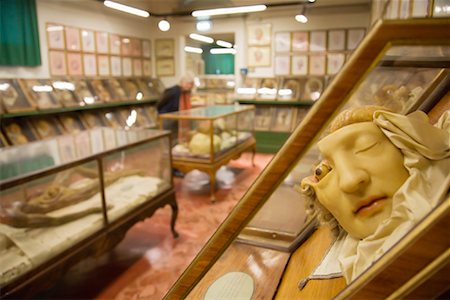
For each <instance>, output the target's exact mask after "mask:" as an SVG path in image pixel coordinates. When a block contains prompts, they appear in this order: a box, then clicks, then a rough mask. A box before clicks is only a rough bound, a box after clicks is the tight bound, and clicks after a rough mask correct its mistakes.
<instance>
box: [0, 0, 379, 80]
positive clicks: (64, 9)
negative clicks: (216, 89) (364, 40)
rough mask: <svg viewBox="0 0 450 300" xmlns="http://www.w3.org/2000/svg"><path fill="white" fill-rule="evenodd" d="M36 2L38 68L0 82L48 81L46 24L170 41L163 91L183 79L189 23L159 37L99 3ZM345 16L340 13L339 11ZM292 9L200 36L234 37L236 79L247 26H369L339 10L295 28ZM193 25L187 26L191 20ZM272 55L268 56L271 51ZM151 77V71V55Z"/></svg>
mask: <svg viewBox="0 0 450 300" xmlns="http://www.w3.org/2000/svg"><path fill="white" fill-rule="evenodd" d="M36 3H37V13H38V22H39V35H40V43H41V57H42V66H40V67H35V68H29V67H0V77H2V78H14V77H15V78H17V77H21V78H37V77H41V78H46V77H49V76H50V75H49V70H48V57H47V53H48V48H47V39H46V36H45V24H46V23H47V22H55V23H61V24H63V25H69V26H75V27H79V28H87V29H94V30H99V31H107V32H112V33H117V34H123V35H128V36H132V37H139V38H146V39H150V40H151V41H152V45H154V42H155V39H157V38H174V39H175V53H176V56H175V64H176V76H174V77H163V78H162V81H163V83H164V84H165V85H166V86H170V85H172V84H175V83H177V82H178V80H179V78H180V77H181V76H182V75H183V73H184V70H185V66H186V58H185V53H184V51H183V48H184V45H185V38H184V37H185V36H186V35H188V34H189V33H191V32H195V22H194V20H193V19H191V18H188V17H183V18H179V19H169V21H170V22H171V25H172V28H171V29H170V31H168V32H161V31H159V30H158V29H157V22H158V21H159V20H158V19H156V18H152V17H150V18H140V17H135V16H131V15H128V14H125V13H121V12H115V11H113V10H111V9H108V8H106V7H104V6H103V5H102V3H101V2H98V1H79V2H78V1H74V2H69V1H61V0H39V1H36ZM343 11H345V12H343ZM296 13H297V11H296V10H293V9H292V8H291V9H288V10H284V11H279V10H277V12H275V13H273V12H269V13H265V14H261V15H258V16H259V17H258V18H255V17H253V16H252V15H250V16H248V17H239V18H221V19H216V20H213V27H212V30H211V31H210V32H207V33H205V34H206V35H208V34H215V33H229V32H234V33H235V44H236V47H237V50H238V53H237V54H236V56H235V71H236V74H239V70H240V69H241V68H245V67H247V64H246V61H247V53H246V51H245V49H246V47H247V34H246V26H247V24H251V23H270V24H272V34H273V33H275V32H277V31H297V30H319V29H333V28H350V27H368V26H369V23H370V9H367V11H365V10H364V9H363V10H361V9H357V10H353V12H352V9H348V10H340V11H339V12H338V13H336V12H332V11H331V12H328V13H327V12H321V13H315V14H313V12H311V15H310V21H309V22H308V23H307V24H300V23H298V22H296V21H295V20H294V15H295V14H296ZM191 20H192V21H191ZM272 55H273V51H272ZM152 59H153V74H155V72H154V53H153V55H152ZM249 71H250V73H249V75H254V76H272V75H273V69H272V68H271V67H264V68H252V69H249Z"/></svg>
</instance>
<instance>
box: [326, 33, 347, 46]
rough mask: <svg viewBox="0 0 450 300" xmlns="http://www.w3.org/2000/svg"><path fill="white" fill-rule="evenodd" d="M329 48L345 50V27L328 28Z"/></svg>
mask: <svg viewBox="0 0 450 300" xmlns="http://www.w3.org/2000/svg"><path fill="white" fill-rule="evenodd" d="M328 50H332V51H333V50H345V29H339V30H328Z"/></svg>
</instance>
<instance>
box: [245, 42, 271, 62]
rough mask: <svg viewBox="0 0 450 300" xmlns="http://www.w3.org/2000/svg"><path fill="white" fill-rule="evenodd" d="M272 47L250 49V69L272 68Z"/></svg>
mask: <svg viewBox="0 0 450 300" xmlns="http://www.w3.org/2000/svg"><path fill="white" fill-rule="evenodd" d="M270 65H271V53H270V47H248V66H249V67H270Z"/></svg>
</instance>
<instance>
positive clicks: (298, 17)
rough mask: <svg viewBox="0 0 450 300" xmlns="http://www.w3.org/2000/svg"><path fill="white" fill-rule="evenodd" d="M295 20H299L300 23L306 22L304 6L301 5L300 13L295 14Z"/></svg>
mask: <svg viewBox="0 0 450 300" xmlns="http://www.w3.org/2000/svg"><path fill="white" fill-rule="evenodd" d="M295 20H296V21H297V22H300V23H303V24H305V23H307V22H308V18H307V17H306V8H305V7H304V6H302V11H301V13H300V14H298V15H296V16H295Z"/></svg>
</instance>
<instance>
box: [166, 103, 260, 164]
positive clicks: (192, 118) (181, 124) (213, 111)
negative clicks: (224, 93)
mask: <svg viewBox="0 0 450 300" xmlns="http://www.w3.org/2000/svg"><path fill="white" fill-rule="evenodd" d="M160 117H161V120H162V126H163V128H164V129H168V130H170V131H171V132H172V142H173V145H174V147H173V148H172V154H173V156H174V159H179V158H181V159H184V160H185V159H193V160H199V159H208V160H210V161H213V160H215V159H217V158H219V157H221V156H222V155H224V154H226V152H227V151H226V150H228V149H230V148H232V147H234V146H236V145H238V144H240V143H243V142H244V141H246V140H248V139H250V138H251V137H252V136H253V134H252V131H253V119H254V109H253V106H250V105H222V106H220V105H217V106H208V107H204V108H196V109H191V110H185V111H179V112H176V113H168V114H162V115H161V116H160Z"/></svg>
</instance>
